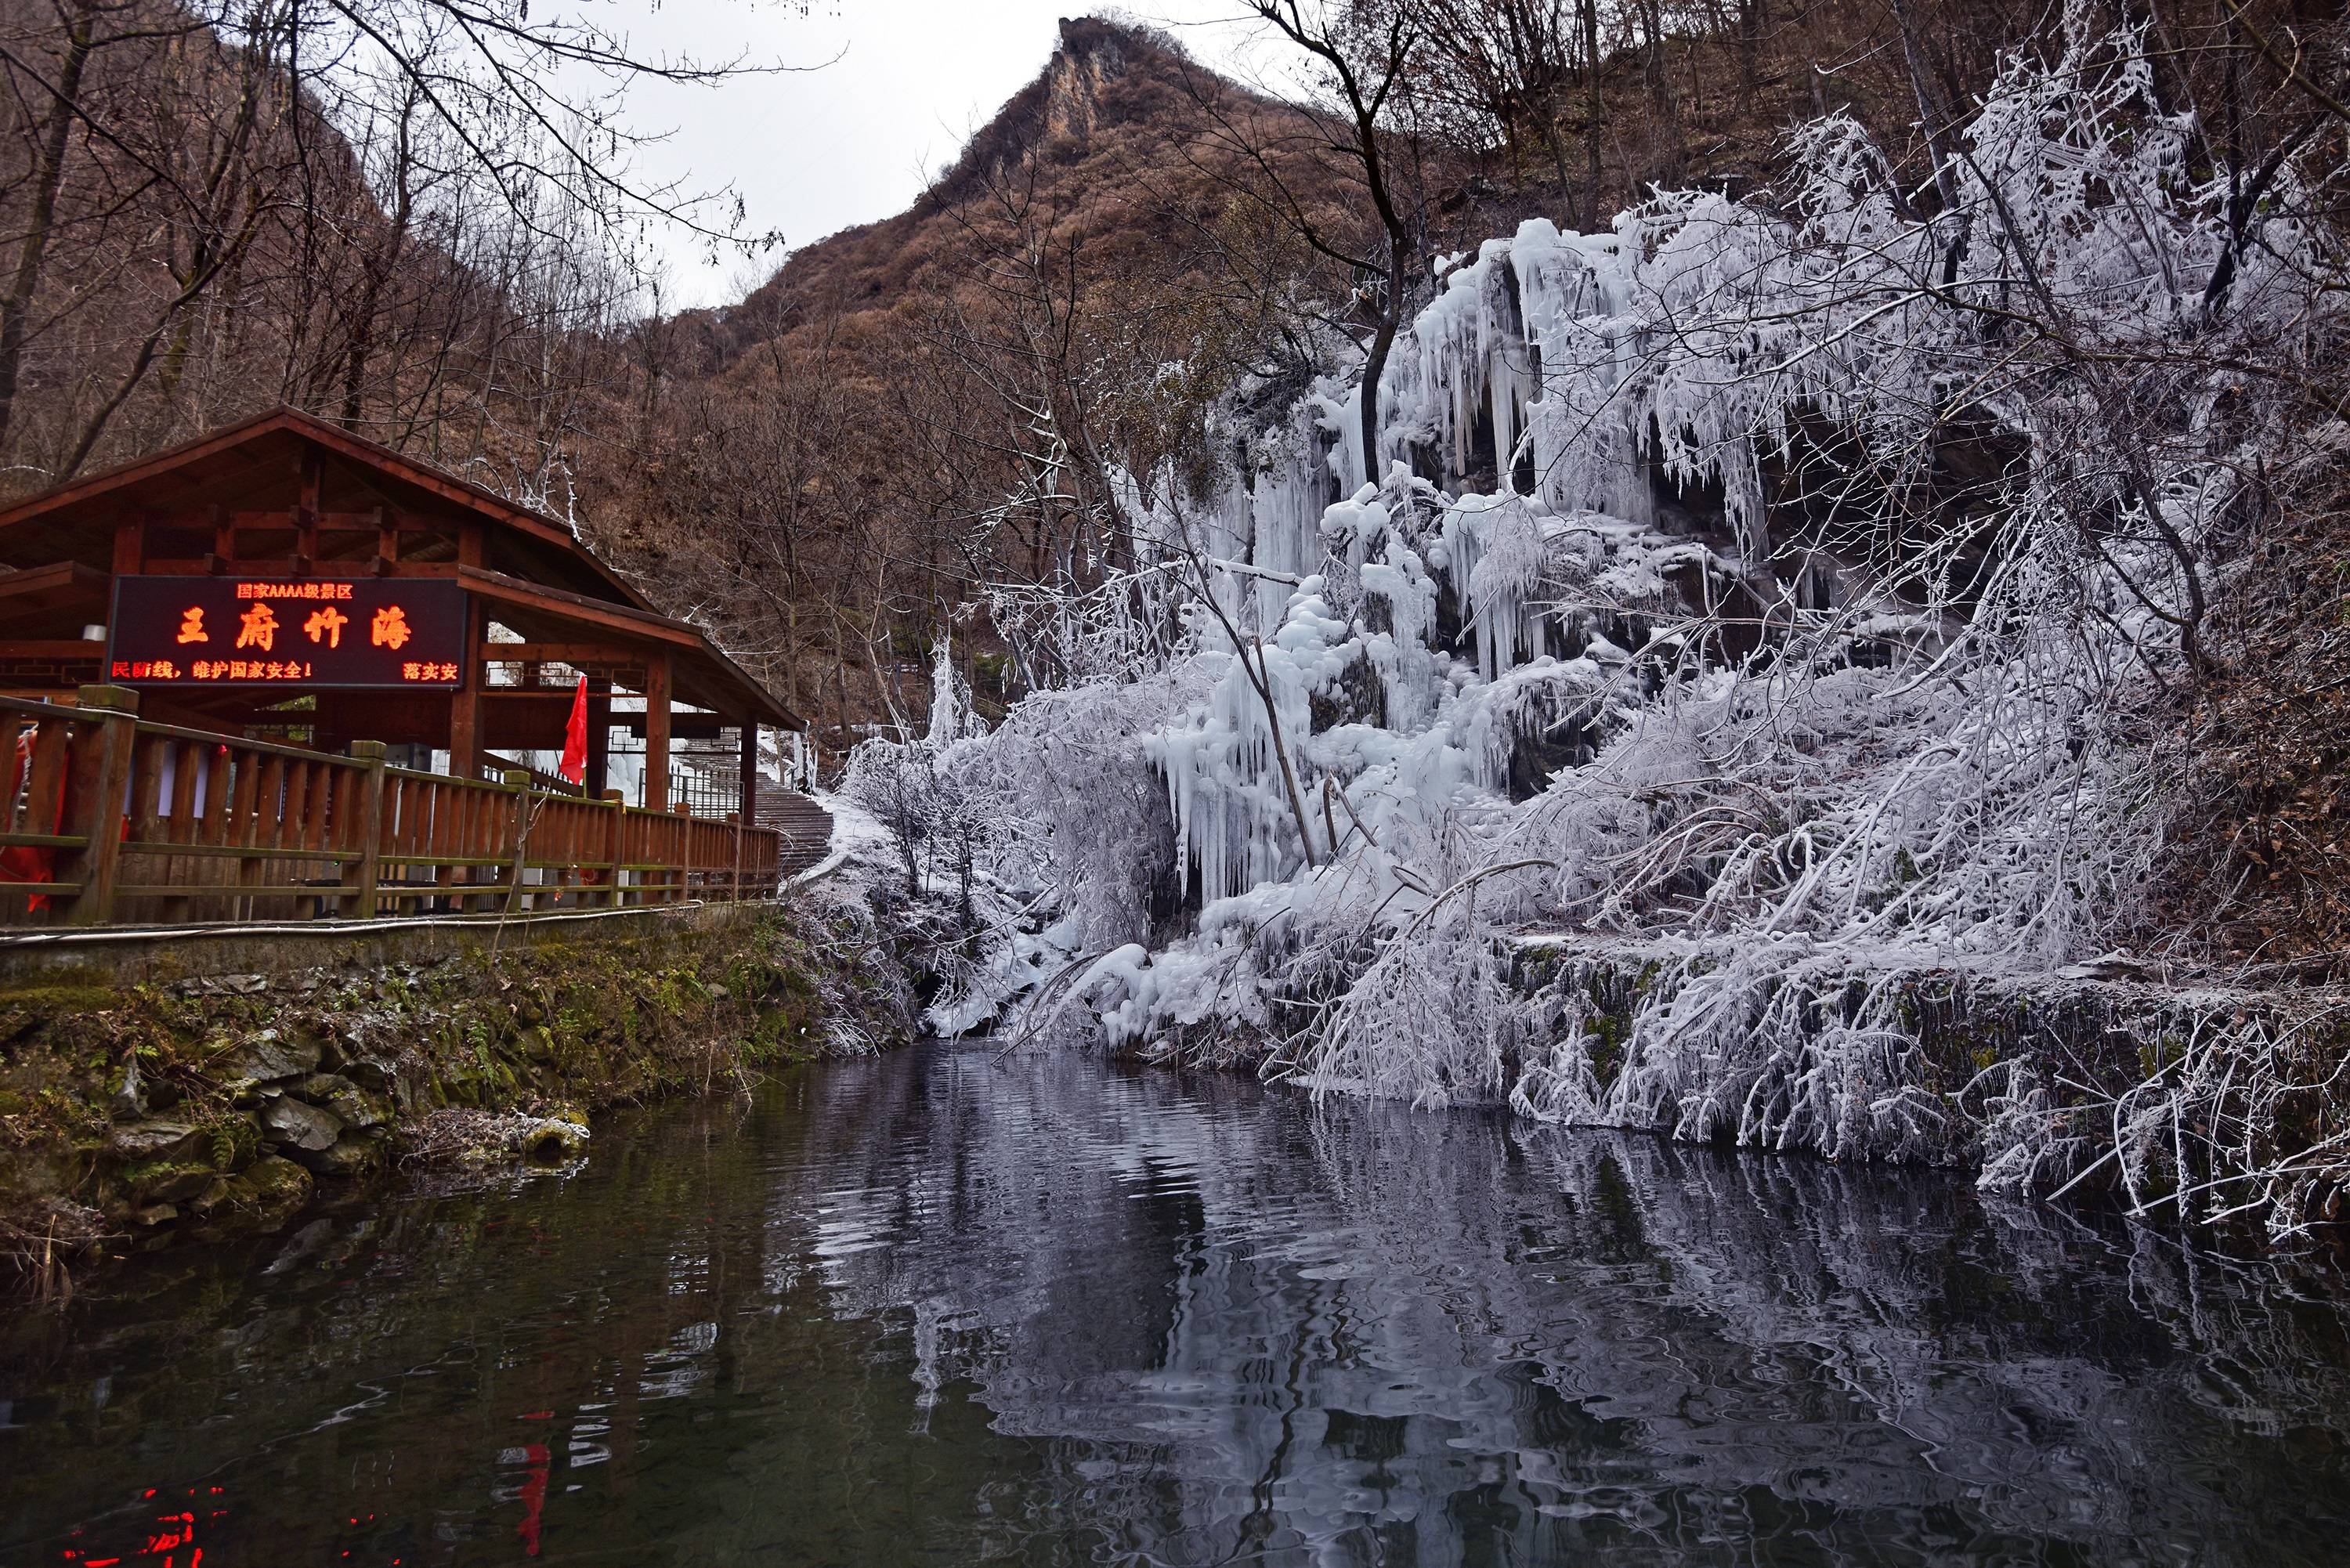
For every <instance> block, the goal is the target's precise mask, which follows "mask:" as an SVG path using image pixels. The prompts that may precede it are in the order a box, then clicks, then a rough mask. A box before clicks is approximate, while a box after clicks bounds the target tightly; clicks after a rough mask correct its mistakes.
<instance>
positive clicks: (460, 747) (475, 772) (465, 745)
mask: <svg viewBox="0 0 2350 1568" xmlns="http://www.w3.org/2000/svg"><path fill="white" fill-rule="evenodd" d="M481 618H482V616H481V606H480V601H478V600H477V599H475V598H474V597H473V595H471V594H467V595H466V596H465V649H464V664H463V667H462V669H461V671H460V673H461V674H462V676H463V679H462V680H460V681H459V682H458V686H457V690H455V691H452V692H451V693H449V776H450V777H451V778H459V779H463V780H464V781H465V782H466V783H468V784H478V783H480V782H481V777H482V629H483V628H481V626H480V625H479V624H478V622H479V621H480V620H481Z"/></svg>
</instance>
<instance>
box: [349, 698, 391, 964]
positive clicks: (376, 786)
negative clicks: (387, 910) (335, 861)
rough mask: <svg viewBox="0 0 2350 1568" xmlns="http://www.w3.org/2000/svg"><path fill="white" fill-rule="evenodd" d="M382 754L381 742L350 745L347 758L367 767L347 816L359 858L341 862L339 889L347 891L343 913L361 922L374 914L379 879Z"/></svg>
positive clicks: (380, 865)
mask: <svg viewBox="0 0 2350 1568" xmlns="http://www.w3.org/2000/svg"><path fill="white" fill-rule="evenodd" d="M384 750H385V748H384V743H383V742H381V741H353V742H351V755H352V756H353V757H354V758H356V759H358V760H359V761H360V762H363V763H366V764H367V774H366V776H365V777H364V778H362V779H361V780H360V781H359V795H358V800H357V804H356V805H355V806H354V808H353V810H352V814H351V815H352V818H353V821H352V826H354V827H356V828H357V829H358V831H359V843H358V846H357V847H358V849H359V859H358V860H356V861H350V860H346V861H344V862H343V886H344V887H346V888H349V889H350V894H349V896H348V899H347V900H346V905H347V907H346V908H345V909H344V911H343V912H344V913H347V914H349V915H351V916H353V917H354V918H356V919H362V920H364V919H368V918H369V917H370V916H372V915H373V914H374V913H375V895H376V888H377V887H378V885H379V884H380V881H381V879H382V877H383V768H384V760H383V759H384ZM346 847H350V846H348V845H346Z"/></svg>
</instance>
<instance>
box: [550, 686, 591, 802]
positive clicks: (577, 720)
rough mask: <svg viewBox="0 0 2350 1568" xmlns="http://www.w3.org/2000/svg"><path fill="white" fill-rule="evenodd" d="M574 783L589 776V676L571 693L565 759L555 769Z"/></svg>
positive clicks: (565, 740)
mask: <svg viewBox="0 0 2350 1568" xmlns="http://www.w3.org/2000/svg"><path fill="white" fill-rule="evenodd" d="M555 771H556V773H558V774H562V775H563V776H564V777H565V778H567V779H569V780H570V781H571V782H572V783H573V784H578V783H579V782H580V781H582V780H583V779H585V778H587V677H586V676H585V675H583V676H581V677H580V678H579V690H578V691H575V692H573V693H572V694H571V722H569V723H568V724H566V725H565V726H564V727H563V761H562V762H561V763H558V764H557V765H556V770H555Z"/></svg>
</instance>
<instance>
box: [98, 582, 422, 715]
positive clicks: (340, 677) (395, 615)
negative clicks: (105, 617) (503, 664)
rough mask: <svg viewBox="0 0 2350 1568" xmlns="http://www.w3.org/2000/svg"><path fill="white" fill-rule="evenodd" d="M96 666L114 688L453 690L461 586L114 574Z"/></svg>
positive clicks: (420, 583)
mask: <svg viewBox="0 0 2350 1568" xmlns="http://www.w3.org/2000/svg"><path fill="white" fill-rule="evenodd" d="M106 669H107V679H108V680H111V681H114V682H116V683H117V684H119V685H124V686H174V687H184V686H283V687H289V688H293V689H296V690H313V689H317V688H328V687H332V688H342V689H350V688H354V687H375V688H383V687H391V688H400V689H414V688H418V687H423V688H428V689H431V688H438V689H441V690H443V691H448V690H453V689H454V688H456V687H458V686H462V685H463V684H464V669H465V591H464V590H463V588H461V587H458V586H457V585H456V584H455V583H453V582H449V581H446V580H441V579H434V578H430V577H425V578H416V577H408V578H400V577H360V578H355V579H350V580H344V579H339V578H318V577H299V578H295V579H292V580H289V581H265V580H262V579H257V578H251V577H117V578H115V580H114V619H113V622H112V624H111V625H109V627H108V628H107V656H106Z"/></svg>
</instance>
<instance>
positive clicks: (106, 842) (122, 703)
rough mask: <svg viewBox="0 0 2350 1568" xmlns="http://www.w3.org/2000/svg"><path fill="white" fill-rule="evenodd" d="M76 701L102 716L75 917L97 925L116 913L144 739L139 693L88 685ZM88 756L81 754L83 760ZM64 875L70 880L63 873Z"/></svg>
mask: <svg viewBox="0 0 2350 1568" xmlns="http://www.w3.org/2000/svg"><path fill="white" fill-rule="evenodd" d="M76 706H77V707H78V709H79V710H80V711H82V712H84V713H87V714H88V715H89V716H90V717H92V718H95V719H97V720H98V721H99V731H98V735H97V738H96V741H95V743H94V745H93V746H92V748H91V749H92V753H93V754H92V755H91V756H90V757H89V758H88V762H89V764H90V765H89V769H88V772H87V773H84V774H82V777H84V778H87V779H88V780H89V781H90V782H89V784H88V786H87V787H88V790H89V792H90V793H89V794H88V795H87V796H85V797H84V803H83V805H82V808H81V810H80V811H79V812H78V814H77V815H79V816H80V818H81V821H80V823H79V824H78V831H79V832H81V833H82V834H84V835H85V836H87V838H88V843H87V844H86V846H84V848H83V850H82V856H81V866H80V867H79V872H80V875H79V876H78V877H75V878H73V880H76V881H78V882H79V883H80V884H81V892H80V894H79V895H78V897H77V898H75V899H74V906H73V923H74V924H76V925H79V926H94V925H99V924H101V923H103V922H105V921H107V920H110V919H113V918H114V877H115V873H116V872H117V871H118V870H119V869H120V867H121V865H122V825H123V821H124V817H123V810H124V802H125V798H126V796H127V794H128V793H129V791H130V763H131V753H132V750H133V748H134V747H135V745H136V743H137V742H138V739H139V693H137V692H136V691H130V689H129V688H127V687H122V686H85V687H82V688H81V689H80V691H79V692H78V695H77V698H76ZM81 760H82V759H80V758H77V759H76V761H77V762H79V761H81ZM58 880H59V881H64V880H67V878H65V877H59V878H58Z"/></svg>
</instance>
